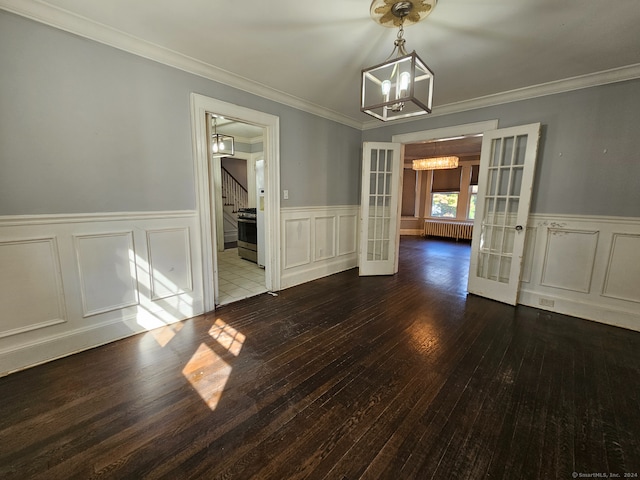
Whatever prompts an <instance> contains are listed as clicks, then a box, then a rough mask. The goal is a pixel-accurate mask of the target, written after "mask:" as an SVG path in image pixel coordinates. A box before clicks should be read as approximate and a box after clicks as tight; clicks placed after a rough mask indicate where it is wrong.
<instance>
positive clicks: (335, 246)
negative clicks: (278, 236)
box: [281, 205, 360, 288]
mask: <svg viewBox="0 0 640 480" xmlns="http://www.w3.org/2000/svg"><path fill="white" fill-rule="evenodd" d="M359 212H360V206H359V205H336V206H333V205H327V206H314V207H286V208H283V209H282V210H281V214H282V216H281V219H282V227H281V228H282V244H283V245H282V251H283V258H282V261H283V263H286V262H287V260H288V258H287V256H288V254H290V253H291V254H292V255H293V256H294V257H295V261H292V262H291V263H289V264H286V265H283V267H282V288H289V287H292V286H294V285H299V284H301V283H306V282H309V281H311V280H316V279H318V278H322V277H326V276H327V275H332V274H334V273H338V272H342V271H344V270H349V269H351V268H355V267H356V266H357V264H358V253H357V246H358V222H359V217H360V216H359ZM327 219H333V221H332V222H326V223H323V222H317V220H327ZM342 220H345V221H346V223H343V222H342ZM288 222H299V223H300V224H303V223H306V224H307V225H308V228H303V229H300V231H298V230H297V229H293V230H292V231H291V230H290V232H294V237H293V238H290V239H287V228H286V225H287V223H288ZM325 226H327V227H329V228H328V229H326V228H324V227H325ZM343 226H344V227H345V230H344V231H343V229H342V227H343ZM351 234H353V236H351ZM287 240H291V241H287ZM351 240H352V241H353V243H351ZM343 241H344V242H345V244H344V245H342V247H346V248H342V249H341V243H342V242H343ZM318 242H321V243H318ZM292 243H295V245H294V246H293V247H292V249H291V250H287V248H288V247H287V245H289V246H291V244H292ZM323 247H326V248H328V250H332V252H331V254H329V253H328V251H326V252H320V249H321V248H323Z"/></svg>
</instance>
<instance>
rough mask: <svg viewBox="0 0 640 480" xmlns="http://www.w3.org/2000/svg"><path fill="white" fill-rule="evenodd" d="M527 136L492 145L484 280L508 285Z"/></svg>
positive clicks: (481, 261)
mask: <svg viewBox="0 0 640 480" xmlns="http://www.w3.org/2000/svg"><path fill="white" fill-rule="evenodd" d="M526 145H527V137H526V135H523V136H517V137H505V138H497V139H494V140H493V141H492V145H491V158H490V164H489V167H488V170H487V179H486V181H487V188H486V193H485V201H484V208H483V210H484V211H483V212H482V213H483V216H482V218H483V222H482V228H481V232H480V247H479V251H478V271H477V275H478V276H479V277H481V278H487V279H489V280H496V281H499V282H503V283H509V280H510V275H511V273H510V272H511V257H512V255H513V248H514V240H515V226H516V222H517V217H518V204H519V197H520V191H521V186H522V178H523V171H524V170H523V165H524V154H525V150H526Z"/></svg>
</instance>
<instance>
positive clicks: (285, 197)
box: [282, 190, 289, 200]
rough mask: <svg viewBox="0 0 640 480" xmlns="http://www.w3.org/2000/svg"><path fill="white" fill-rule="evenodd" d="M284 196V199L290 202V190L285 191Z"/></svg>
mask: <svg viewBox="0 0 640 480" xmlns="http://www.w3.org/2000/svg"><path fill="white" fill-rule="evenodd" d="M282 196H283V197H284V199H285V200H289V190H283V191H282Z"/></svg>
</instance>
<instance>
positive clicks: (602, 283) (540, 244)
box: [518, 214, 640, 331]
mask: <svg viewBox="0 0 640 480" xmlns="http://www.w3.org/2000/svg"><path fill="white" fill-rule="evenodd" d="M527 235H528V236H527V242H526V245H525V254H524V264H523V270H522V282H521V288H520V297H519V300H518V303H521V304H524V305H530V306H532V307H536V308H540V309H544V310H550V311H554V312H559V313H564V314H567V315H573V316H576V317H581V318H586V319H589V320H594V321H598V322H602V323H606V324H610V325H617V326H620V327H624V328H629V329H633V330H638V331H640V218H623V217H596V216H576V215H540V214H534V215H531V216H530V217H529V225H528V228H527Z"/></svg>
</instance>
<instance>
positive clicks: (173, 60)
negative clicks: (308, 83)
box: [0, 0, 362, 130]
mask: <svg viewBox="0 0 640 480" xmlns="http://www.w3.org/2000/svg"><path fill="white" fill-rule="evenodd" d="M0 9H4V10H7V11H8V12H11V13H15V14H17V15H20V16H23V17H26V18H29V19H31V20H35V21H37V22H40V23H43V24H45V25H49V26H51V27H54V28H57V29H59V30H64V31H66V32H69V33H73V34H75V35H79V36H81V37H84V38H88V39H90V40H94V41H96V42H99V43H102V44H105V45H109V46H110V47H114V48H117V49H119V50H123V51H125V52H127V53H132V54H134V55H138V56H140V57H143V58H146V59H148V60H153V61H154V62H158V63H161V64H163V65H167V66H169V67H173V68H177V69H179V70H183V71H185V72H187V73H192V74H194V75H198V76H200V77H203V78H206V79H208V80H213V81H215V82H218V83H222V84H224V85H228V86H230V87H233V88H236V89H238V90H242V91H244V92H247V93H251V94H253V95H257V96H259V97H262V98H266V99H268V100H273V101H274V102H278V103H281V104H284V105H287V106H289V107H293V108H295V109H297V110H302V111H304V112H308V113H311V114H313V115H317V116H319V117H323V118H326V119H328V120H332V121H335V122H338V123H341V124H344V125H347V126H349V127H353V128H356V129H358V130H361V129H362V122H360V121H357V120H354V119H353V118H351V117H348V116H346V115H344V114H342V113H339V112H336V111H334V110H331V109H328V108H325V107H322V106H320V105H317V104H315V103H312V102H308V101H306V100H303V99H301V98H298V97H296V96H294V95H290V94H288V93H285V92H282V91H280V90H276V89H274V88H271V87H268V86H266V85H263V84H261V83H258V82H255V81H253V80H249V79H248V78H245V77H242V76H240V75H236V74H234V73H232V72H229V71H227V70H223V69H221V68H218V67H216V66H214V65H210V64H208V63H205V62H202V61H200V60H197V59H195V58H192V57H189V56H187V55H183V54H181V53H179V52H175V51H173V50H170V49H168V48H165V47H161V46H159V45H156V44H154V43H151V42H147V41H146V40H142V39H141V38H138V37H135V36H133V35H130V34H128V33H125V32H122V31H120V30H117V29H115V28H112V27H109V26H107V25H104V24H101V23H99V22H95V21H93V20H91V19H88V18H86V17H83V16H81V15H76V14H75V13H72V12H69V11H67V10H64V9H61V8H58V7H55V6H53V5H49V4H47V3H45V2H41V1H39V0H0Z"/></svg>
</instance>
